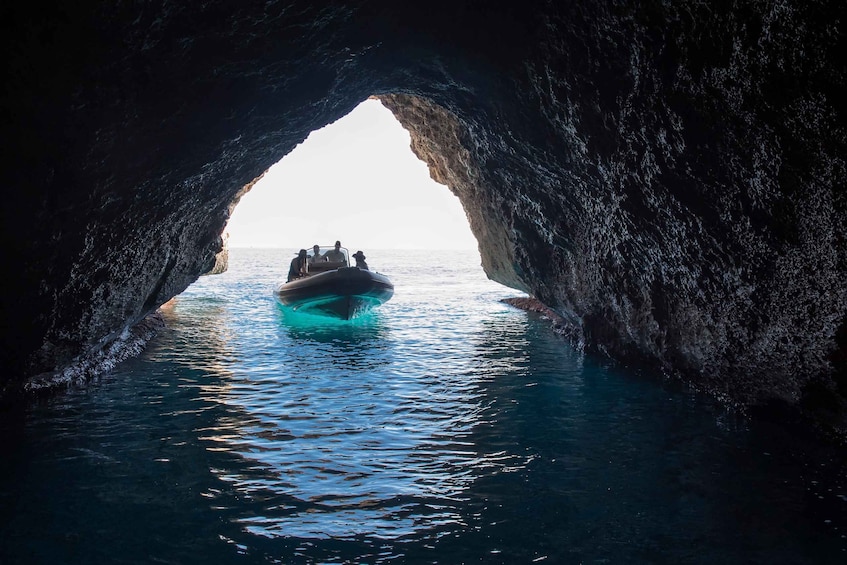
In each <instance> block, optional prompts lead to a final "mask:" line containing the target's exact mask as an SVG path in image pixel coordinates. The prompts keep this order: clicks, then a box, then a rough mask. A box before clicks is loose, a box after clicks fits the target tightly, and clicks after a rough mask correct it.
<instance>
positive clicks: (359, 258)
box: [353, 251, 369, 271]
mask: <svg viewBox="0 0 847 565" xmlns="http://www.w3.org/2000/svg"><path fill="white" fill-rule="evenodd" d="M353 259H355V260H356V266H357V267H359V268H360V269H362V270H363V271H367V270H369V269H368V264H367V263H365V254H364V253H362V252H361V251H356V252H355V253H354V254H353Z"/></svg>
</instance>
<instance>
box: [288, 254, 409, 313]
mask: <svg viewBox="0 0 847 565" xmlns="http://www.w3.org/2000/svg"><path fill="white" fill-rule="evenodd" d="M322 249H323V248H322ZM341 251H342V253H343V255H344V258H343V260H341V261H326V260H314V261H313V258H314V257H315V255H316V254H314V253H313V252H312V251H309V259H308V261H307V272H306V273H304V274H303V275H302V276H300V277H299V278H294V279H292V280H289V281H287V282H285V283H282V284H280V285H279V286H278V287H277V289H276V290H275V291H274V296H275V297H276V299H277V301H278V302H279V303H280V304H282V305H283V306H286V307H288V308H291V309H292V310H295V311H297V312H302V313H308V314H317V315H322V316H330V317H333V318H340V319H342V320H350V319H353V318H355V317H356V316H359V315H361V314H363V313H365V312H367V311H369V310H371V309H373V308H376V307H377V306H380V305H382V304H384V303H385V302H387V301H388V300H389V299H390V298H391V297H392V296H394V285H393V284H392V283H391V281H390V280H389V279H388V277H386V276H385V275H383V274H381V273H377V272H374V271H370V270H368V269H366V268H359V267H350V266H348V265H349V255H348V253H347V250H346V249H344V248H341Z"/></svg>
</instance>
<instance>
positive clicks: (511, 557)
mask: <svg viewBox="0 0 847 565" xmlns="http://www.w3.org/2000/svg"><path fill="white" fill-rule="evenodd" d="M448 257H449V260H446V261H445V259H444V257H443V256H442V257H440V258H438V259H437V260H436V258H435V257H434V256H433V255H432V254H431V253H427V252H412V253H402V254H401V253H399V252H396V251H392V252H383V253H379V252H370V253H368V259H369V262H370V263H371V267H372V268H375V269H376V270H379V271H381V272H383V273H385V274H388V275H389V276H390V277H392V279H393V280H394V282H395V285H396V295H395V297H394V298H393V299H392V300H391V301H390V302H389V303H387V304H386V305H384V306H383V307H382V308H381V309H379V310H378V311H376V312H375V314H374V315H372V316H369V317H367V318H364V319H362V320H359V321H356V322H355V323H352V324H350V323H326V322H324V323H316V321H315V320H314V319H310V318H307V317H302V316H296V315H295V316H291V315H288V314H286V313H284V312H283V311H282V310H281V309H280V308H279V307H278V306H277V305H276V304H275V303H274V302H273V298H272V294H271V290H272V288H273V285H274V283H275V282H276V280H277V279H278V278H279V277H280V276H281V275H282V274H283V272H284V270H285V269H286V268H287V263H288V259H289V258H290V250H285V251H262V250H249V251H248V250H233V252H232V256H231V269H230V272H229V273H227V274H225V275H220V276H215V277H204V278H202V279H201V280H200V281H198V282H197V283H196V284H195V285H193V286H192V287H191V288H190V289H189V290H188V291H186V292H185V293H184V294H182V295H181V296H179V297H177V299H175V300H174V301H173V302H172V303H170V304H169V305H167V306H166V307H165V308H164V314H165V317H166V319H167V322H168V329H167V330H166V331H164V332H163V333H162V334H161V335H160V336H159V337H158V338H157V339H156V341H155V342H154V343H153V344H152V345H151V347H150V348H149V349H148V351H147V352H146V353H145V354H144V355H143V356H142V357H140V358H138V359H134V360H132V361H129V362H127V363H125V364H123V365H121V366H120V367H119V368H118V369H117V370H115V371H114V372H113V373H112V374H110V375H108V376H106V377H104V378H102V379H100V380H99V381H98V382H96V383H94V384H92V385H91V386H89V387H87V388H85V389H83V390H73V391H70V392H68V393H67V394H62V395H59V396H56V397H54V398H51V399H49V400H44V401H40V402H38V403H33V404H32V405H30V406H26V407H22V408H21V409H20V410H19V411H17V412H15V413H6V414H3V415H2V417H0V433H2V442H3V443H2V452H0V563H3V564H11V563H36V564H41V563H44V564H48V563H49V564H55V563H133V564H135V563H179V564H182V563H206V564H212V563H235V564H239V563H444V564H456V563H710V564H711V563H768V564H770V563H778V564H781V563H847V551H845V550H847V539H845V533H847V488H845V485H847V480H845V470H844V461H843V460H842V459H841V455H840V454H839V453H838V452H837V451H834V450H832V449H830V448H828V447H827V446H824V445H819V444H818V443H816V442H815V441H813V440H810V439H809V438H805V437H800V436H798V435H794V434H792V433H789V432H788V431H786V430H784V429H782V428H780V427H779V426H776V425H770V424H766V423H761V422H760V423H751V422H748V421H745V420H743V419H742V418H740V417H738V416H735V415H733V414H731V413H728V412H726V411H724V410H722V409H721V408H720V407H717V406H715V405H714V404H712V403H710V402H709V401H708V400H706V399H704V398H701V397H698V396H696V395H695V394H692V393H691V392H688V391H685V390H680V389H679V387H678V386H674V385H671V384H667V383H662V382H661V381H660V380H659V379H657V378H655V377H654V376H651V375H643V374H642V375H636V374H632V373H628V372H625V371H623V370H621V369H616V368H614V367H612V366H610V365H609V364H607V363H606V362H604V361H603V360H598V359H593V358H590V357H586V356H584V355H582V354H580V353H578V352H576V351H574V350H573V349H571V348H570V347H568V346H567V345H566V344H565V343H563V342H562V341H561V340H560V339H559V338H557V337H556V336H554V335H553V334H552V333H551V332H550V330H549V324H548V323H547V322H545V321H544V320H540V319H537V318H535V317H533V316H532V315H528V314H526V313H524V312H521V311H518V310H515V309H512V308H511V307H509V306H506V305H503V304H501V303H500V302H499V299H500V298H503V297H507V296H514V295H516V293H515V292H513V291H511V290H509V289H505V288H503V287H500V286H499V285H496V284H494V283H491V282H489V281H487V280H486V279H485V277H484V275H483V274H482V272H481V270H480V269H479V268H478V267H477V265H478V263H479V258H478V256H477V255H476V254H475V253H451V254H450V255H449V256H448ZM430 263H431V264H436V265H442V266H440V267H437V268H429V267H427V265H428V264H430Z"/></svg>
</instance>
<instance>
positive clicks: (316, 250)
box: [309, 243, 326, 263]
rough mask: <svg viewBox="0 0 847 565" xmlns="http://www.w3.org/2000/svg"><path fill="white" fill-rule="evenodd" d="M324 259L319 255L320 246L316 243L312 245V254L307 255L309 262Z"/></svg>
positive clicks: (318, 261)
mask: <svg viewBox="0 0 847 565" xmlns="http://www.w3.org/2000/svg"><path fill="white" fill-rule="evenodd" d="M322 261H326V258H325V257H324V256H323V255H321V246H320V245H318V244H317V243H316V244H315V245H313V246H312V256H311V257H309V263H320V262H322Z"/></svg>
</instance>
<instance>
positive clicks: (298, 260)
mask: <svg viewBox="0 0 847 565" xmlns="http://www.w3.org/2000/svg"><path fill="white" fill-rule="evenodd" d="M306 256H307V253H306V250H305V249H301V250H300V253H298V254H297V257H295V258H294V259H292V260H291V265H290V266H289V267H288V282H291V281H293V280H294V279H299V278H300V277H302V276H303V275H305V274H306Z"/></svg>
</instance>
